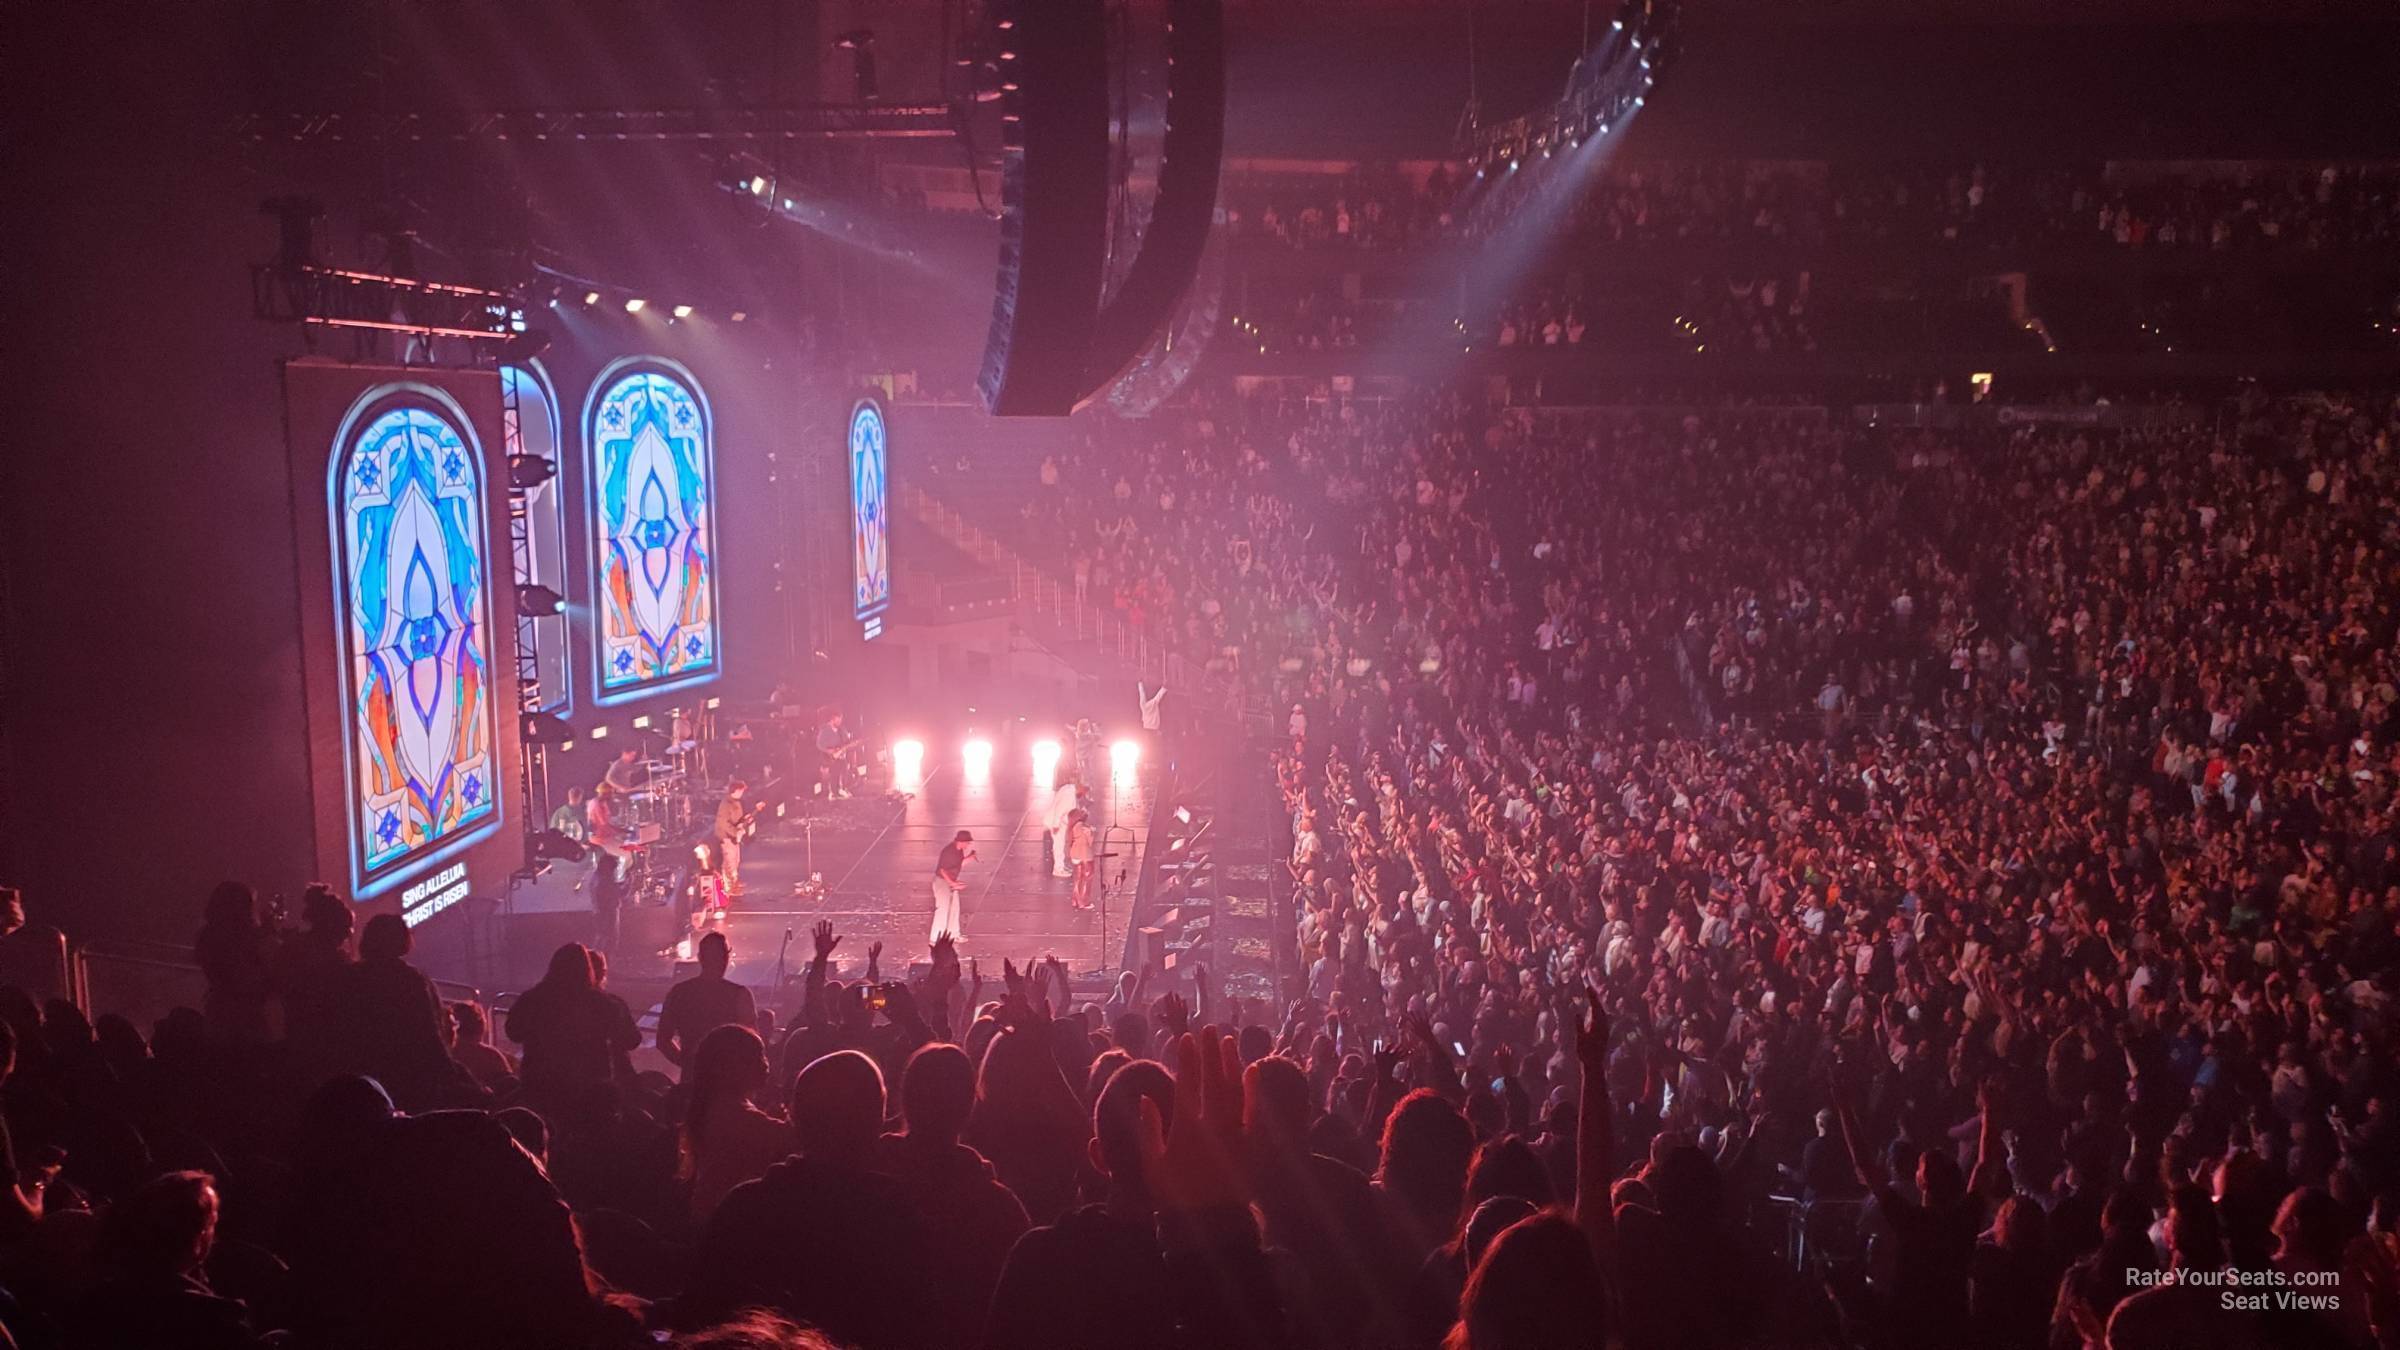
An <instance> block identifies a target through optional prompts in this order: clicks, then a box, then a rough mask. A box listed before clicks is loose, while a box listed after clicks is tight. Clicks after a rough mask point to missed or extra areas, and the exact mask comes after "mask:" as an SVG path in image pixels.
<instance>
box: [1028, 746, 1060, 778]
mask: <svg viewBox="0 0 2400 1350" xmlns="http://www.w3.org/2000/svg"><path fill="white" fill-rule="evenodd" d="M1061 753H1062V752H1061V751H1060V749H1059V747H1058V742H1056V741H1035V742H1034V743H1033V772H1034V776H1035V777H1037V778H1044V779H1047V778H1048V777H1049V776H1050V775H1051V774H1052V773H1054V772H1056V771H1057V769H1058V757H1059V755H1060V754H1061Z"/></svg>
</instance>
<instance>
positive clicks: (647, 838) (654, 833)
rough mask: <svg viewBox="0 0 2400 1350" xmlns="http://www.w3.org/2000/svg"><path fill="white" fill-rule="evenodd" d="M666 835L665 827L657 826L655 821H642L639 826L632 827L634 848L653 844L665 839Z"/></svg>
mask: <svg viewBox="0 0 2400 1350" xmlns="http://www.w3.org/2000/svg"><path fill="white" fill-rule="evenodd" d="M666 833H667V827H666V826H664V825H661V824H659V823H658V822H657V821H655V820H646V821H643V822H642V823H641V824H639V825H636V826H634V827H633V844H634V847H636V848H639V847H640V846H642V845H644V844H655V843H657V842H658V841H659V840H660V839H662V838H664V837H666Z"/></svg>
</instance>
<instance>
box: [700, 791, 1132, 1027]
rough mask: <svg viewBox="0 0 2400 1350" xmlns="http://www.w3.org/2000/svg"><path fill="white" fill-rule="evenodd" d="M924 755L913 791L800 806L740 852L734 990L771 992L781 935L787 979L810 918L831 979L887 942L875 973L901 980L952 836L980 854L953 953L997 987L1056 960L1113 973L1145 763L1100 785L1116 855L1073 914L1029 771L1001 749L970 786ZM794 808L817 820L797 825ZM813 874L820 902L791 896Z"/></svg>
mask: <svg viewBox="0 0 2400 1350" xmlns="http://www.w3.org/2000/svg"><path fill="white" fill-rule="evenodd" d="M927 758H928V762H927V764H926V767H925V770H924V772H923V774H922V776H921V777H922V781H920V782H917V783H915V784H913V785H911V784H906V783H903V784H900V785H899V786H900V787H902V788H904V789H906V788H911V787H913V791H908V792H907V793H906V795H905V796H890V795H885V794H883V793H880V792H875V793H870V792H866V791H861V792H860V793H859V795H857V796H855V797H853V798H851V799H849V800H846V801H839V802H832V803H826V802H823V801H818V802H816V803H815V804H814V806H813V808H809V807H808V806H807V803H806V800H805V799H803V801H802V802H796V803H794V804H793V806H792V808H791V812H790V813H787V815H786V817H785V818H784V819H782V820H780V821H772V822H767V823H764V824H762V827H761V829H760V832H759V834H758V836H757V837H756V838H754V839H753V840H751V842H750V844H749V845H748V847H747V848H746V849H745V850H744V855H743V860H742V883H743V893H742V894H741V895H739V896H737V897H735V899H734V902H733V908H732V912H731V913H730V914H728V915H727V918H726V924H725V928H726V932H727V935H728V937H730V938H731V940H732V942H733V949H734V971H733V974H734V978H735V979H737V980H740V981H742V982H744V983H746V984H749V985H751V986H752V987H753V988H761V989H764V988H770V987H772V986H773V983H774V976H775V970H776V961H777V955H778V950H779V948H781V947H782V944H783V934H784V931H785V930H786V929H789V930H790V932H791V934H792V937H791V945H790V949H789V951H788V953H787V954H786V955H785V961H786V967H785V968H786V970H787V972H790V973H797V972H798V971H799V970H800V969H801V967H802V966H803V965H804V964H805V963H806V962H807V960H808V958H809V955H810V952H811V948H810V941H809V929H810V928H811V927H812V926H814V925H815V924H816V923H817V921H818V920H820V919H829V920H831V921H832V922H833V926H834V929H835V931H837V932H839V933H840V934H841V935H842V939H843V940H842V945H841V947H840V948H839V949H838V950H836V952H835V953H834V962H835V966H836V971H837V975H838V976H839V977H841V978H852V977H855V976H856V975H857V974H859V973H860V972H861V971H863V970H864V969H865V967H866V959H867V948H868V946H869V944H871V943H875V942H881V943H883V959H882V969H883V972H884V973H885V975H886V976H887V977H891V978H898V977H900V976H902V975H904V974H905V973H906V971H907V968H908V967H909V966H911V965H912V964H916V963H919V962H923V961H924V960H926V959H927V949H928V945H929V944H928V939H929V938H930V936H931V928H932V924H933V894H932V886H931V883H932V880H933V866H934V862H935V860H936V859H937V858H938V857H939V856H940V854H941V851H942V847H943V845H945V844H947V843H948V842H949V841H950V839H951V836H953V835H954V834H956V833H957V832H958V831H960V830H968V831H971V832H972V833H973V834H974V836H975V851H976V854H977V856H976V859H975V861H973V862H971V863H969V864H967V868H966V872H965V874H964V877H965V881H966V898H965V902H964V904H963V906H962V915H961V923H962V925H963V927H964V928H965V930H966V931H965V933H964V935H963V936H962V937H961V938H960V940H959V944H958V946H959V954H960V955H961V956H962V957H965V958H968V959H972V960H976V961H980V962H981V963H982V966H983V975H984V979H985V981H986V983H987V986H989V987H992V988H997V987H998V981H999V977H1000V963H1001V961H1002V960H1003V959H1007V960H1013V961H1015V962H1017V963H1018V964H1019V965H1023V964H1025V963H1026V962H1029V961H1037V960H1040V959H1042V958H1044V957H1048V956H1056V957H1057V958H1058V959H1059V960H1061V961H1063V962H1065V963H1066V965H1067V968H1068V969H1069V971H1071V972H1073V973H1075V974H1078V975H1080V974H1084V973H1087V972H1090V971H1094V970H1100V969H1108V970H1114V969H1115V968H1116V966H1117V963H1118V960H1119V958H1120V956H1121V955H1122V953H1123V952H1124V942H1125V930H1126V919H1127V917H1128V912H1129V911H1130V910H1131V908H1132V902H1133V892H1134V885H1135V882H1136V880H1137V879H1138V878H1139V877H1140V875H1141V869H1140V862H1141V858H1140V853H1139V850H1140V847H1141V842H1142V838H1143V836H1144V835H1145V834H1146V833H1147V827H1148V824H1149V820H1150V806H1151V797H1152V788H1151V784H1150V774H1149V772H1148V770H1149V768H1150V766H1148V765H1136V766H1135V767H1134V768H1133V769H1132V770H1131V771H1130V772H1128V773H1125V774H1122V775H1120V776H1118V778H1117V780H1116V782H1115V783H1114V784H1113V786H1112V785H1103V786H1100V787H1099V788H1098V792H1097V795H1098V801H1097V803H1096V806H1097V809H1096V811H1095V813H1094V824H1095V827H1096V829H1098V830H1099V831H1102V832H1103V838H1102V843H1101V849H1102V851H1103V852H1108V851H1114V852H1115V853H1116V855H1117V856H1115V857H1111V858H1105V859H1103V860H1102V862H1101V867H1102V869H1103V872H1102V875H1103V879H1104V880H1105V881H1106V882H1107V883H1108V892H1109V894H1108V895H1107V897H1106V900H1105V902H1104V907H1103V908H1095V909H1093V910H1076V909H1073V908H1071V907H1070V906H1069V905H1068V903H1067V896H1068V882H1067V881H1066V880H1065V879H1064V878H1059V877H1054V876H1052V875H1051V872H1050V869H1049V868H1048V867H1047V866H1046V865H1045V863H1044V849H1043V844H1042V817H1043V815H1044V814H1045V813H1046V812H1047V811H1048V810H1049V806H1050V800H1051V794H1052V789H1051V788H1050V786H1049V784H1048V782H1047V781H1046V780H1037V779H1036V778H1035V776H1034V773H1033V768H1032V765H1031V763H1030V762H1029V761H1028V760H1027V759H1026V758H1025V757H1023V756H1021V755H1020V756H1014V757H1013V758H1014V759H1015V762H1014V763H1010V762H1009V761H1010V759H1011V758H1012V756H1010V754H1009V749H1008V748H1003V749H1002V750H1001V751H1000V753H999V755H998V756H997V757H996V758H995V761H994V762H993V763H992V764H991V766H990V767H989V769H988V771H986V772H984V773H982V774H980V775H977V774H971V773H969V771H968V770H967V768H966V766H965V765H963V764H961V763H960V762H958V759H957V757H956V756H955V754H953V755H952V756H951V757H949V758H948V759H947V760H946V761H945V760H939V759H936V758H935V757H934V756H933V755H932V754H930V753H929V755H928V757H927ZM878 772H879V773H880V772H881V771H880V770H879V771H878ZM804 809H813V810H814V811H815V812H816V814H814V815H810V816H806V817H803V816H801V815H799V814H798V813H799V812H800V811H802V810H804ZM812 873H813V874H815V875H817V876H820V877H822V878H823V880H824V885H825V887H826V891H825V894H824V896H823V897H822V898H821V899H819V898H815V897H810V896H798V897H796V896H795V895H794V887H795V886H796V885H799V884H801V883H805V882H806V881H808V879H809V877H810V876H811V874H812ZM1120 873H1121V874H1122V878H1123V879H1122V882H1121V884H1120V881H1119V875H1120ZM1104 912H1105V914H1106V917H1107V926H1106V929H1105V931H1103V928H1102V924H1101V916H1102V914H1103V913H1104Z"/></svg>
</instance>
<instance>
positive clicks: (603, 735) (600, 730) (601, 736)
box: [592, 727, 608, 741]
mask: <svg viewBox="0 0 2400 1350" xmlns="http://www.w3.org/2000/svg"><path fill="white" fill-rule="evenodd" d="M592 739H593V740H595V741H605V740H607V739H608V728H607V727H593V728H592Z"/></svg>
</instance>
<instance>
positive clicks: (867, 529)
mask: <svg viewBox="0 0 2400 1350" xmlns="http://www.w3.org/2000/svg"><path fill="white" fill-rule="evenodd" d="M888 439H889V438H888V436H887V433H886V430H885V427H884V421H883V407H882V405H880V404H878V403H877V402H875V400H873V399H871V398H870V399H861V400H859V404H858V406H857V407H855V408H853V409H851V410H850V562H851V576H852V578H853V579H854V581H855V584H856V595H855V598H856V601H857V611H858V617H859V618H861V619H869V618H873V617H874V616H876V615H878V614H881V613H882V612H883V611H884V610H886V609H888V608H890V606H891V603H892V553H891V525H890V520H889V516H888V514H887V508H888V506H889V495H890V494H889V488H890V482H891V480H890V478H889V476H888V472H887V471H888V470H889V468H890V462H889V459H888V458H887V456H886V454H885V451H886V448H887V444H888Z"/></svg>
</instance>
